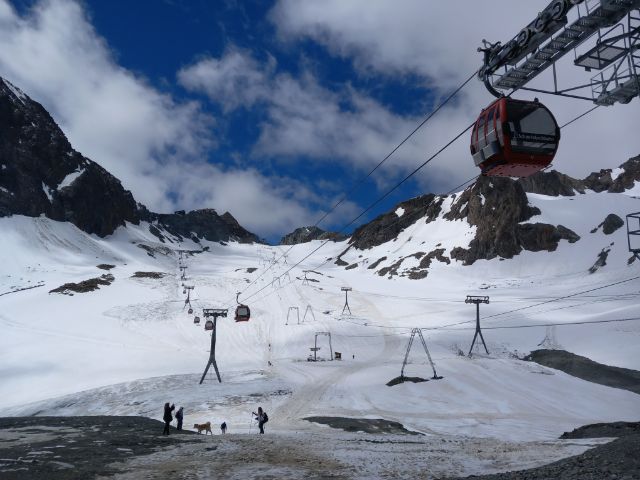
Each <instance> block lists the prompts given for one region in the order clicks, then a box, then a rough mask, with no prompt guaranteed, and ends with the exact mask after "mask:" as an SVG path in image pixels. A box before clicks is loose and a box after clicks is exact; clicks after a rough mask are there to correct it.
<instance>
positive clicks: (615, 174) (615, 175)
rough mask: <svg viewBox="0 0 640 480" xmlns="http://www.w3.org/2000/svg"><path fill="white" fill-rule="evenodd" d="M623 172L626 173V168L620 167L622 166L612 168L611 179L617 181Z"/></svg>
mask: <svg viewBox="0 0 640 480" xmlns="http://www.w3.org/2000/svg"><path fill="white" fill-rule="evenodd" d="M623 173H624V168H620V167H618V168H614V169H613V170H611V180H613V181H614V182H615V181H616V179H617V178H618V177H619V176H620V175H622V174H623Z"/></svg>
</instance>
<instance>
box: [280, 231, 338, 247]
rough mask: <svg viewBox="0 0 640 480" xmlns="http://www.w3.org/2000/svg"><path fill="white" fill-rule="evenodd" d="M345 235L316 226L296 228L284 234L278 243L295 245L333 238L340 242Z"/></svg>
mask: <svg viewBox="0 0 640 480" xmlns="http://www.w3.org/2000/svg"><path fill="white" fill-rule="evenodd" d="M346 239H347V236H346V235H343V234H341V233H336V232H327V231H325V230H322V229H321V228H318V227H316V226H310V227H300V228H296V229H295V230H294V231H293V232H291V233H288V234H286V235H285V236H284V237H282V239H281V240H280V245H297V244H299V243H307V242H310V241H312V240H333V241H335V242H340V241H342V240H346Z"/></svg>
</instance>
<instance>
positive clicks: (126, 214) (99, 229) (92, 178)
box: [0, 78, 138, 237]
mask: <svg viewBox="0 0 640 480" xmlns="http://www.w3.org/2000/svg"><path fill="white" fill-rule="evenodd" d="M12 214H19V215H28V216H32V217H34V216H39V215H41V214H44V215H46V216H47V217H49V218H52V219H54V220H59V221H69V222H72V223H73V224H74V225H76V226H77V227H78V228H80V229H81V230H84V231H85V232H87V233H95V234H97V235H99V236H102V237H104V236H106V235H109V234H111V233H113V232H114V231H115V229H116V228H118V227H119V226H121V225H124V224H125V222H126V221H128V222H132V223H138V216H137V206H136V203H135V201H134V199H133V196H132V195H131V192H129V191H127V190H125V189H124V188H123V187H122V185H121V183H120V181H119V180H118V179H117V178H115V177H114V176H113V175H111V174H110V173H109V172H107V171H106V170H105V169H104V168H102V167H101V166H100V165H98V164H96V163H95V162H92V161H91V160H89V159H88V158H86V157H83V156H82V155H81V154H80V153H78V152H76V151H75V150H74V149H73V148H72V147H71V145H70V144H69V142H68V140H67V138H66V137H65V136H64V134H63V133H62V131H61V130H60V128H59V127H58V125H56V123H55V122H54V120H53V119H52V118H51V116H50V115H49V113H47V111H46V110H45V109H44V108H43V107H42V105H40V104H39V103H37V102H34V101H33V100H31V99H30V98H29V97H27V96H26V95H25V94H23V93H22V92H21V91H20V90H18V89H17V88H16V87H14V86H13V85H11V84H10V83H9V82H7V81H5V80H3V79H2V78H0V216H7V215H12Z"/></svg>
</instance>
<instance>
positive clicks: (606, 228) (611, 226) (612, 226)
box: [598, 213, 624, 235]
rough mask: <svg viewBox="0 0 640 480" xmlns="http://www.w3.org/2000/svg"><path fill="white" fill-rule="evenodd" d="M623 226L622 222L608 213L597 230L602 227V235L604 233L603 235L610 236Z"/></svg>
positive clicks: (616, 216)
mask: <svg viewBox="0 0 640 480" xmlns="http://www.w3.org/2000/svg"><path fill="white" fill-rule="evenodd" d="M623 226H624V220H622V219H621V218H620V217H619V216H618V215H616V214H615V213H610V214H609V215H607V216H606V217H605V219H604V220H603V221H602V223H601V224H600V225H598V228H600V227H602V233H604V234H605V235H611V234H612V233H613V232H615V231H616V230H618V229H619V228H622V227H623Z"/></svg>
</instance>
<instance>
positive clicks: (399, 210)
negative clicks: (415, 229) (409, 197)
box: [396, 207, 404, 217]
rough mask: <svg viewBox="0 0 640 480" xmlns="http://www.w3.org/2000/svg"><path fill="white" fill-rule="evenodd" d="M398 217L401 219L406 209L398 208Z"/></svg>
mask: <svg viewBox="0 0 640 480" xmlns="http://www.w3.org/2000/svg"><path fill="white" fill-rule="evenodd" d="M396 215H397V216H399V217H401V216H402V215H404V208H402V207H398V209H397V210H396Z"/></svg>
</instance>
